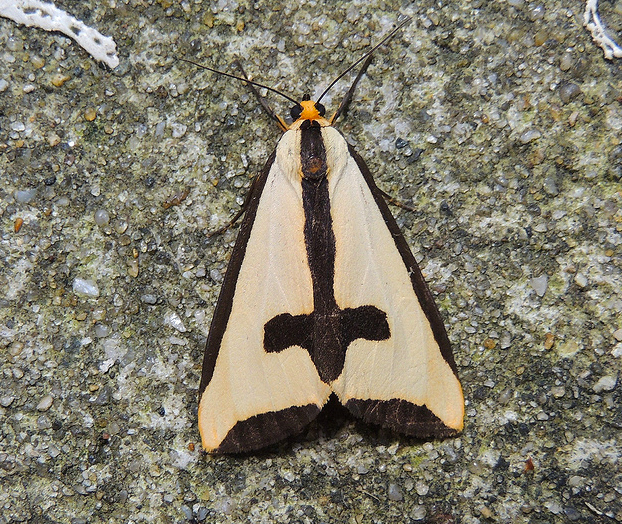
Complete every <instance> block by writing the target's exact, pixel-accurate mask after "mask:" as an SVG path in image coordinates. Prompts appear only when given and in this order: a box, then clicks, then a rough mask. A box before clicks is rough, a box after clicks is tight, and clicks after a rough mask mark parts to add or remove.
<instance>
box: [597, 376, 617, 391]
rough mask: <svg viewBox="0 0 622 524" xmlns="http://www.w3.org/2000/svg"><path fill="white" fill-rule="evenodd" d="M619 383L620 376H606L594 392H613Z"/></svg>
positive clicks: (599, 381)
mask: <svg viewBox="0 0 622 524" xmlns="http://www.w3.org/2000/svg"><path fill="white" fill-rule="evenodd" d="M617 383H618V375H606V376H604V377H601V378H600V379H599V380H598V382H596V384H594V387H593V388H592V390H593V391H594V393H601V392H603V391H613V390H614V389H615V387H616V384H617Z"/></svg>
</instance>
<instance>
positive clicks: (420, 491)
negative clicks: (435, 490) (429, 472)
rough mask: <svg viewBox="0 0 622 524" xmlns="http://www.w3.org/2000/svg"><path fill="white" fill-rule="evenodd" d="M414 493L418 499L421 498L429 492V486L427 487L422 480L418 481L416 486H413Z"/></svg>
mask: <svg viewBox="0 0 622 524" xmlns="http://www.w3.org/2000/svg"><path fill="white" fill-rule="evenodd" d="M415 491H416V492H417V495H419V496H420V497H423V496H425V495H427V494H428V491H430V486H428V485H427V484H426V483H425V482H423V481H422V480H419V481H417V484H416V485H415Z"/></svg>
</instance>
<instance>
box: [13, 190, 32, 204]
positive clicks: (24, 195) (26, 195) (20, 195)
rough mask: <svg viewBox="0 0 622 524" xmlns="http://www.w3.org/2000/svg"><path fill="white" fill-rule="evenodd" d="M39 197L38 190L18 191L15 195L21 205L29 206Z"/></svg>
mask: <svg viewBox="0 0 622 524" xmlns="http://www.w3.org/2000/svg"><path fill="white" fill-rule="evenodd" d="M36 196H37V190H36V189H24V190H17V191H15V193H14V194H13V197H14V198H15V201H16V202H18V203H20V204H27V203H28V202H30V201H31V200H33V199H34V198H35V197H36Z"/></svg>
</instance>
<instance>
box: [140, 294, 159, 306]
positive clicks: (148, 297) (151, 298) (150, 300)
mask: <svg viewBox="0 0 622 524" xmlns="http://www.w3.org/2000/svg"><path fill="white" fill-rule="evenodd" d="M140 299H141V300H142V301H143V302H144V303H145V304H152V305H153V304H155V303H156V302H157V301H158V299H157V297H156V296H155V295H152V294H151V293H145V294H144V295H142V296H141V297H140Z"/></svg>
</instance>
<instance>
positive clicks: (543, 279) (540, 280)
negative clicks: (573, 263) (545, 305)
mask: <svg viewBox="0 0 622 524" xmlns="http://www.w3.org/2000/svg"><path fill="white" fill-rule="evenodd" d="M530 284H531V287H532V288H533V290H534V291H535V292H536V295H538V296H539V297H543V296H544V294H545V293H546V290H547V288H548V286H549V277H547V276H546V275H542V276H539V277H536V278H532V279H531V282H530Z"/></svg>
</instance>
